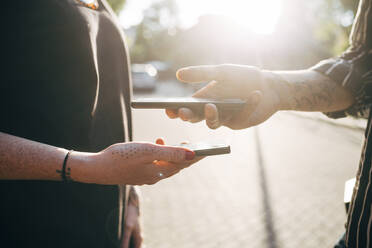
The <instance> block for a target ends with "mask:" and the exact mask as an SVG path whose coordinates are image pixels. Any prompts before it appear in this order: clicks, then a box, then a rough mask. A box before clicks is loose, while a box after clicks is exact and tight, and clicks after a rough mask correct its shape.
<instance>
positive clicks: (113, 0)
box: [107, 0, 125, 13]
mask: <svg viewBox="0 0 372 248" xmlns="http://www.w3.org/2000/svg"><path fill="white" fill-rule="evenodd" d="M107 2H108V3H109V4H110V5H111V8H112V9H113V10H114V11H115V12H116V13H119V11H120V10H122V9H123V7H124V4H125V0H107Z"/></svg>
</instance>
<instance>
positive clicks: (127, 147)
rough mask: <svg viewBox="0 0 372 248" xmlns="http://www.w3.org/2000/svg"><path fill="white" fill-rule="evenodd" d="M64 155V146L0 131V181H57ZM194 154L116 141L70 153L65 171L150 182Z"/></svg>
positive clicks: (88, 178)
mask: <svg viewBox="0 0 372 248" xmlns="http://www.w3.org/2000/svg"><path fill="white" fill-rule="evenodd" d="M66 154H67V150H65V149H62V148H58V147H54V146H50V145H47V144H42V143H38V142H35V141H31V140H27V139H23V138H20V137H16V136H12V135H9V134H5V133H1V132H0V180H54V181H59V180H61V174H60V171H61V168H62V164H63V161H64V159H65V156H66ZM194 156H195V155H194V153H193V152H192V151H190V150H187V149H185V148H181V147H170V146H163V145H157V144H152V143H140V142H130V143H118V144H114V145H112V146H110V147H108V148H106V149H105V150H103V151H101V152H98V153H88V152H79V151H74V152H72V153H71V154H70V156H69V158H68V160H67V163H66V171H70V176H69V177H70V178H69V179H71V180H73V181H77V182H83V183H96V184H130V185H142V184H153V183H156V182H158V181H159V180H161V179H164V178H166V177H169V176H172V175H174V174H176V173H178V172H179V171H180V170H181V169H183V168H186V167H188V166H190V165H191V164H192V163H193V162H195V161H196V160H194ZM159 173H161V174H159ZM159 175H161V176H159Z"/></svg>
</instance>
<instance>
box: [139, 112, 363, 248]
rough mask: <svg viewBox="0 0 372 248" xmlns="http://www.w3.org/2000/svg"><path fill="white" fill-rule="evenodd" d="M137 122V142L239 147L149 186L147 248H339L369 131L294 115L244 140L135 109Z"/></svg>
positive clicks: (248, 132)
mask: <svg viewBox="0 0 372 248" xmlns="http://www.w3.org/2000/svg"><path fill="white" fill-rule="evenodd" d="M134 122H135V139H136V140H146V141H154V140H155V139H156V138H157V137H164V138H165V139H166V141H167V143H171V144H177V143H178V142H180V141H184V140H188V141H191V142H193V141H200V140H203V141H204V140H212V141H213V140H215V141H216V140H219V141H221V140H223V141H226V142H229V143H230V144H231V147H232V153H231V154H230V155H223V156H215V157H209V158H206V159H205V160H203V161H201V162H199V163H198V164H197V165H194V166H193V167H192V168H189V169H187V170H184V171H183V172H181V173H180V174H179V175H177V176H175V177H173V178H170V179H167V180H164V181H162V182H160V183H158V184H156V185H154V186H144V187H142V192H143V197H144V201H143V203H142V213H143V218H144V231H145V243H146V245H147V247H150V248H167V247H172V248H173V247H177V248H189V247H203V248H204V247H206V248H208V247H211V248H219V247H221V248H222V247H223V248H235V247H239V248H242V247H259V248H261V247H273V248H275V247H286V248H287V247H288V248H290V247H296V248H298V247H302V248H303V247H309V248H310V247H311V248H313V247H331V246H332V244H333V243H334V242H335V240H336V239H337V238H338V236H339V235H340V234H341V233H342V231H343V226H344V222H345V218H346V215H345V210H344V206H343V187H344V182H345V180H347V179H349V178H351V177H354V174H355V171H356V167H357V164H358V160H359V154H360V149H361V144H362V136H363V133H362V132H361V131H355V130H351V129H347V128H343V127H338V126H335V125H331V124H327V123H325V122H320V121H317V120H311V119H308V118H303V117H301V116H297V115H293V114H290V113H281V114H277V115H276V116H274V117H273V118H272V119H271V120H269V121H268V122H266V123H265V124H263V125H261V126H260V127H259V128H256V129H249V130H243V131H232V130H229V129H226V128H220V129H218V130H215V131H213V130H209V129H207V128H206V127H205V125H204V124H203V123H200V124H196V125H195V124H194V125H191V124H188V123H183V122H181V121H179V120H169V119H167V118H166V117H165V115H164V114H163V111H158V110H135V111H134ZM257 137H258V138H257Z"/></svg>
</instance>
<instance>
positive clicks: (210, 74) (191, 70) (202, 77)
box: [176, 65, 219, 83]
mask: <svg viewBox="0 0 372 248" xmlns="http://www.w3.org/2000/svg"><path fill="white" fill-rule="evenodd" d="M218 74H219V66H216V65H201V66H189V67H184V68H181V69H179V70H178V71H177V73H176V76H177V79H178V80H180V81H181V82H185V83H200V82H205V81H212V80H217V79H219V78H218V77H219V75H218Z"/></svg>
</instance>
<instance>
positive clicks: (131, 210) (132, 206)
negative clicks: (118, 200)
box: [120, 186, 143, 248]
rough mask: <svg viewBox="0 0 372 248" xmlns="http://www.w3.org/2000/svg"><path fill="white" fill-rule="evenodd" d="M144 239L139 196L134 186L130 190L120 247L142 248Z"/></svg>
mask: <svg viewBox="0 0 372 248" xmlns="http://www.w3.org/2000/svg"><path fill="white" fill-rule="evenodd" d="M142 240H143V238H142V233H141V223H140V208H139V196H138V192H137V191H136V189H135V187H133V186H132V187H131V189H130V191H129V199H128V206H127V211H126V217H125V223H124V235H123V239H122V241H121V245H120V248H141V247H142Z"/></svg>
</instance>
